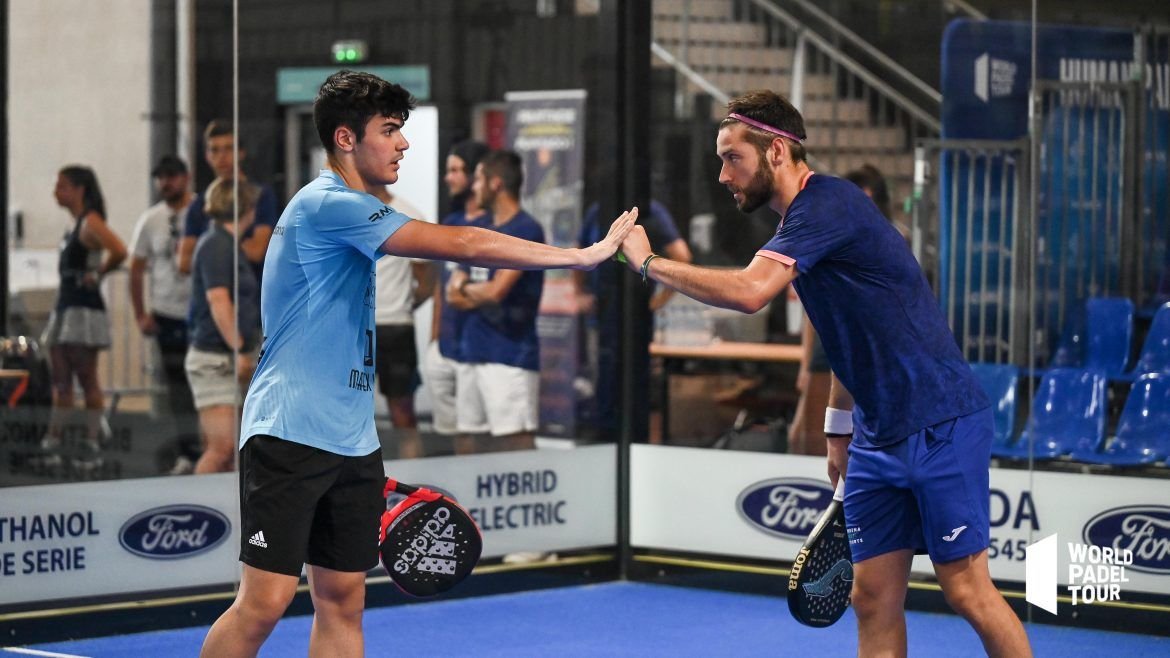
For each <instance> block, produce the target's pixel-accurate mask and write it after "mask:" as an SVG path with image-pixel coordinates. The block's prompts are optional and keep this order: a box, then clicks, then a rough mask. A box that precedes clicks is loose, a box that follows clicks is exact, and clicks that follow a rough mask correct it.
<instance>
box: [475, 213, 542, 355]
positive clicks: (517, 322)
mask: <svg viewBox="0 0 1170 658" xmlns="http://www.w3.org/2000/svg"><path fill="white" fill-rule="evenodd" d="M486 228H490V229H492V230H495V231H499V232H500V233H503V234H505V235H510V236H512V237H516V238H520V239H522V240H531V241H533V242H544V229H543V228H541V226H540V223H539V222H537V221H536V220H535V219H533V218H532V215H529V214H528V213H526V212H524V211H523V210H521V211H520V212H518V213H516V216H515V217H513V218H512V219H510V220H508V222H507V223H506V224H503V225H501V226H494V225H492V226H488V227H486ZM476 269H480V268H474V269H473V271H472V277H471V278H472V280H473V281H474V280H477V279H480V278H483V279H484V280H490V279H491V277H492V276H493V275H494V274H495V272H496V270H495V269H494V268H483V269H482V270H480V272H481V274H482V276H477V275H476V272H475V271H474V270H476ZM543 289H544V272H541V271H529V272H524V273H523V274H521V275H520V280H519V281H517V282H516V285H514V286H512V289H511V290H509V291H508V294H507V296H505V297H504V299H503V300H501V301H500V303H499V305H488V306H481V307H479V308H477V309H475V310H474V311H471V312H469V313H468V314H467V319H466V321H465V323H464V325H463V336H462V337H461V339H460V351H461V352H462V357H463V360H464V361H466V362H468V363H502V364H504V365H508V366H514V367H517V368H524V369H525V370H540V343H539V341H538V340H537V337H536V315H537V313H538V312H539V310H540V294H541V292H542V291H543Z"/></svg>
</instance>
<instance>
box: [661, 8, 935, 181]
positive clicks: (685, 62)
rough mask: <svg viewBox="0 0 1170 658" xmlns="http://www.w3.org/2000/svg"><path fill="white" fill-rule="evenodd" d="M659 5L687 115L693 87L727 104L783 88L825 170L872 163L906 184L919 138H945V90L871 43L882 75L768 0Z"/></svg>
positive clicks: (668, 59)
mask: <svg viewBox="0 0 1170 658" xmlns="http://www.w3.org/2000/svg"><path fill="white" fill-rule="evenodd" d="M657 3H658V4H656V9H655V15H656V20H655V36H654V40H653V42H652V45H651V51H652V53H653V55H654V56H655V57H657V58H658V59H660V60H662V61H663V62H665V63H667V64H668V65H669V66H671V67H673V68H674V70H675V71H676V72H677V74H678V78H679V83H678V89H681V90H683V91H684V93H682V94H680V95H679V96H677V97H676V108H678V110H679V111H680V115H681V114H685V110H686V108H685V105H686V103H685V102H683V101H684V99H685V97H686V96H687V95H689V94H692V93H705V94H709V95H711V96H712V97H714V98H715V99H716V100H717V101H720V102H726V100H725V99H726V98H728V97H730V96H733V95H735V94H736V93H739V92H743V91H747V90H750V89H759V88H768V89H773V90H776V91H779V92H780V93H783V94H786V95H787V96H788V99H789V101H791V102H792V103H793V105H794V106H796V107H797V108H798V109H800V111H801V113H802V114H803V115H804V118H805V123H806V126H808V128H809V143H808V146H809V150H810V152H812V153H816V154H817V156H818V157H819V162H818V163H817V164H816V165H815V166H816V167H817V169H818V170H821V171H827V172H830V173H844V172H846V171H848V170H850V169H855V168H857V167H858V166H860V165H861V164H864V163H870V164H874V165H876V166H877V167H878V168H879V169H881V170H883V171H884V172H885V174H886V176H887V177H888V178H889V179H890V180H891V182H892V183H893V184H894V185H895V186H897V185H898V184H899V183H901V184H902V185H903V191H905V186H908V184H909V181H910V178H911V174H912V170H911V164H912V158H911V153H912V149H913V145H914V144H915V143H916V142H917V141H918V140H921V139H930V138H936V137H938V135H939V130H940V122H939V119H938V117H937V112H938V110H937V104H938V102H939V95H938V92H937V91H934V90H933V89H930V88H929V86H928V85H926V84H925V83H923V82H922V81H921V80H917V79H916V78H913V76H912V75H910V74H909V73H907V72H906V71H905V70H904V69H902V67H900V66H898V65H897V64H896V63H895V62H893V61H892V60H891V59H889V58H888V57H886V56H885V55H883V54H881V53H880V52H879V51H877V50H876V49H874V48H873V47H872V46H869V47H868V49H867V51H866V52H870V51H872V54H873V55H874V57H873V58H872V59H873V60H874V61H877V62H879V63H880V64H879V67H880V69H881V70H880V71H879V72H875V70H874V69H871V68H869V67H867V66H866V65H863V64H861V63H860V62H858V61H857V60H855V59H854V58H852V57H850V56H849V55H847V54H846V53H845V52H843V51H842V50H841V49H840V48H838V47H836V46H835V45H834V44H833V43H832V42H831V41H830V40H829V39H827V38H825V37H823V36H821V35H820V34H817V33H816V32H815V31H813V30H810V29H809V28H808V27H806V26H805V25H803V24H802V23H801V22H800V21H799V20H798V19H797V18H796V17H794V16H793V15H792V14H790V13H788V12H787V11H785V10H784V9H782V8H780V7H779V6H777V5H776V4H775V3H774V2H771V1H769V0H722V1H721V0H657ZM810 7H811V11H815V12H820V10H818V9H816V8H815V7H812V6H811V5H810ZM822 14H823V12H822ZM826 18H828V19H829V21H832V19H831V17H827V16H826ZM831 24H832V25H835V26H837V28H840V29H841V30H844V29H845V28H844V27H843V26H840V25H839V24H838V23H836V22H835V21H832V23H831ZM848 35H850V36H849V37H848V38H849V39H850V40H856V35H853V34H852V33H851V32H850V33H848ZM895 71H896V72H895ZM891 79H899V80H903V79H905V80H906V81H907V84H908V85H911V86H913V87H914V88H915V89H918V90H920V91H921V93H922V94H925V97H926V98H927V99H928V100H927V101H926V102H927V103H928V104H932V105H934V106H935V107H932V108H930V109H924V107H923V106H922V105H921V104H920V103H917V102H915V101H914V100H912V99H911V98H909V97H907V96H906V94H904V93H903V92H901V91H899V90H898V89H897V88H895V86H894V85H891V84H889V82H887V80H891ZM915 95H921V94H919V93H916V94H915ZM712 118H713V119H715V118H717V117H714V116H713V117H712Z"/></svg>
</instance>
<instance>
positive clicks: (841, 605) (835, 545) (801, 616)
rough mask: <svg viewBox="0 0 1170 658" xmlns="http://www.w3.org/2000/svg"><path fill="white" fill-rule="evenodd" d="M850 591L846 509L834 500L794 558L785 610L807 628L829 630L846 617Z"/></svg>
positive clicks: (850, 569)
mask: <svg viewBox="0 0 1170 658" xmlns="http://www.w3.org/2000/svg"><path fill="white" fill-rule="evenodd" d="M852 588H853V562H852V561H851V559H850V553H849V537H848V535H847V534H846V530H845V507H844V506H843V505H842V504H841V502H840V501H838V500H834V501H833V502H831V503H829V507H828V508H826V509H825V511H824V513H823V514H822V515H821V518H820V520H819V521H818V522H817V525H816V526H815V527H814V528H813V531H812V533H810V534H809V537H808V540H807V541H806V542H805V544H804V546H802V547H801V549H800V552H799V553H797V554H796V560H795V561H794V562H793V564H792V570H791V571H790V572H789V576H788V609H789V611H791V612H792V616H793V618H795V619H796V621H798V622H800V623H802V624H804V625H806V626H813V627H817V628H821V627H825V626H830V625H832V624H834V623H836V621H837V620H838V619H840V618H841V615H843V614H845V610H846V608H848V607H849V593H850V591H851V590H852Z"/></svg>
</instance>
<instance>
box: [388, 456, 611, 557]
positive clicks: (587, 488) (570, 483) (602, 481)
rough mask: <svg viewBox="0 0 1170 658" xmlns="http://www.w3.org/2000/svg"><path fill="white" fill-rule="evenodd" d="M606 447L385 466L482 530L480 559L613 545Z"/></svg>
mask: <svg viewBox="0 0 1170 658" xmlns="http://www.w3.org/2000/svg"><path fill="white" fill-rule="evenodd" d="M616 464H617V457H616V452H615V447H614V446H613V445H594V446H585V447H581V448H571V449H567V450H558V449H551V450H529V451H523V452H506V453H487V454H482V455H462V456H459V457H432V458H427V459H410V460H400V461H388V462H386V474H387V475H388V476H390V477H392V478H394V479H396V480H399V481H401V482H405V483H407V484H413V485H418V486H426V487H429V488H433V489H435V490H439V491H443V492H444V493H447V494H448V495H450V496H451V497H452V498H454V499H455V500H456V501H458V502H459V504H460V505H462V506H463V507H464V508H465V509H467V511H468V513H470V514H471V516H472V518H474V519H475V522H476V523H478V524H479V527H480V529H481V530H482V531H483V556H484V557H499V556H502V555H505V554H507V553H512V552H516V551H558V550H571V549H579V548H589V547H593V546H612V545H614V544H615V543H616V542H617V539H616V537H617V531H616V524H617V478H616V473H615V472H616Z"/></svg>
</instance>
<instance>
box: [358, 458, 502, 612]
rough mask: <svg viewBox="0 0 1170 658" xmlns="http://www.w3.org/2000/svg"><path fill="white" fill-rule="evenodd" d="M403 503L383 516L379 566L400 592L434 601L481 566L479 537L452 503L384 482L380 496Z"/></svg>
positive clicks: (419, 489)
mask: <svg viewBox="0 0 1170 658" xmlns="http://www.w3.org/2000/svg"><path fill="white" fill-rule="evenodd" d="M392 491H393V492H397V493H400V494H402V495H404V496H406V498H405V499H403V500H402V501H400V502H399V503H398V504H397V505H395V506H394V508H393V509H389V510H386V512H384V513H383V514H382V527H381V531H380V534H379V535H378V544H379V553H380V554H381V557H382V565H383V566H384V567H386V571H388V572H389V573H390V579H391V580H392V581H394V584H395V585H396V586H398V589H400V590H402V591H403V592H405V593H407V594H410V595H411V596H434V595H435V594H441V593H443V592H446V591H447V590H449V589H451V588H452V587H454V586H456V585H458V584H459V583H460V582H461V581H462V580H463V579H464V578H466V577H467V576H468V575H469V574H470V573H471V570H472V569H474V568H475V565H476V563H477V562H479V556H480V554H481V553H482V552H483V535H482V534H481V533H480V530H479V526H477V525H476V524H475V521H474V520H473V519H472V518H471V516H470V515H469V514H468V513H467V511H466V510H464V509H463V508H462V507H460V506H459V504H458V503H456V502H455V501H454V500H451V499H450V498H448V497H446V496H444V495H442V494H440V493H437V492H435V491H431V490H430V489H426V488H423V487H412V486H410V485H409V484H403V483H401V482H398V481H396V480H393V479H389V478H387V480H386V488H385V490H384V491H383V495H386V496H389V494H390V492H392Z"/></svg>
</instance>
